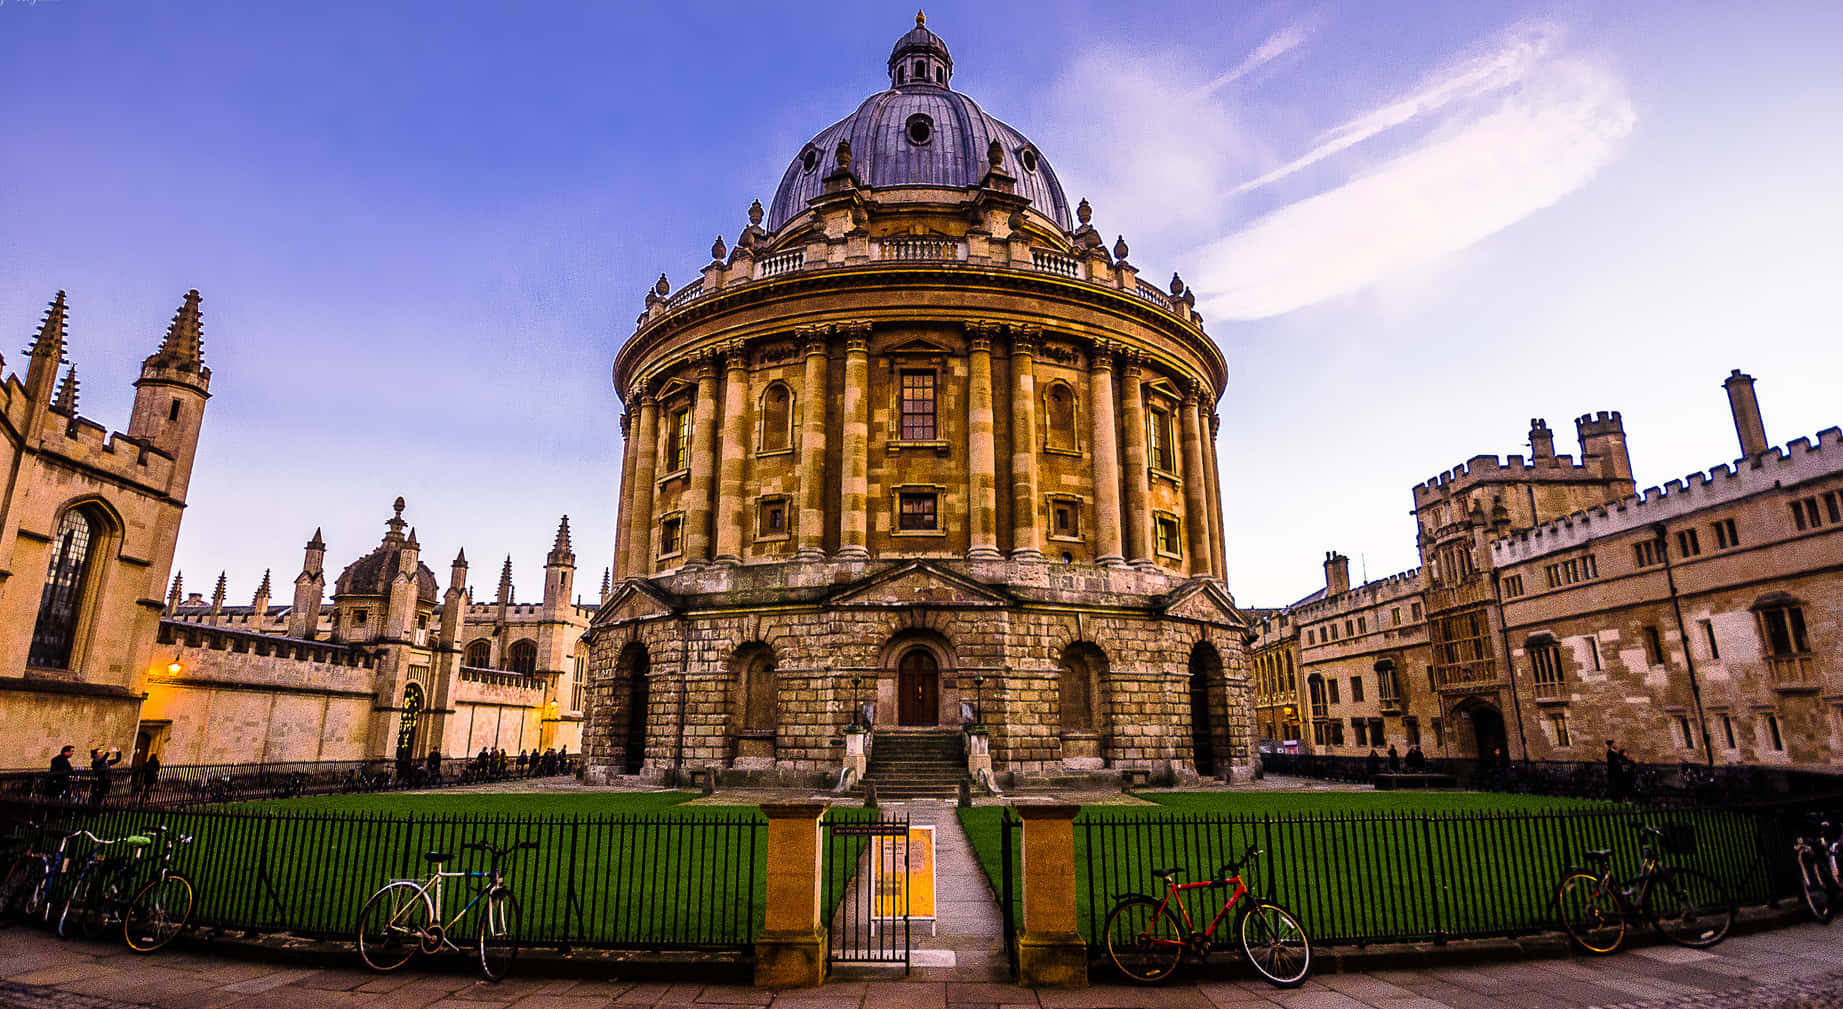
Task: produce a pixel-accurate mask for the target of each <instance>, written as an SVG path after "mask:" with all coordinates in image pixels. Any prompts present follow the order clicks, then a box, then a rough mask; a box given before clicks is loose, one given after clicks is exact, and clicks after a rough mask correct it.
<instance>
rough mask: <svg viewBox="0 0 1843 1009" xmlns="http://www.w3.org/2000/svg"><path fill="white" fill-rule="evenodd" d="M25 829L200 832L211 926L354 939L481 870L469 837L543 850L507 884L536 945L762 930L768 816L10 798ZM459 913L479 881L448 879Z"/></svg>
mask: <svg viewBox="0 0 1843 1009" xmlns="http://www.w3.org/2000/svg"><path fill="white" fill-rule="evenodd" d="M0 821H3V822H4V825H5V826H6V827H8V828H10V832H12V833H13V834H15V836H31V837H32V838H33V839H34V840H36V841H37V842H38V843H41V844H49V845H51V846H55V845H56V844H57V840H58V838H60V837H62V836H64V835H66V834H68V833H70V832H72V831H76V830H79V829H83V830H89V831H91V832H93V833H96V834H98V835H101V836H104V837H121V836H124V835H128V834H132V833H137V832H144V831H146V830H148V829H149V828H151V827H154V826H156V825H161V824H164V825H166V826H168V827H171V828H172V829H173V830H175V831H179V832H181V833H185V834H190V835H192V836H193V837H194V838H195V840H194V842H193V843H192V844H190V845H188V846H186V847H184V848H182V849H181V850H180V853H179V855H178V860H177V863H176V868H177V869H178V870H179V871H180V872H182V873H184V874H185V875H187V876H188V877H189V878H190V879H191V880H192V881H193V883H194V884H195V887H196V889H197V892H198V904H197V908H196V910H195V912H194V916H193V920H194V922H195V924H196V925H198V926H200V927H203V928H212V929H223V930H234V931H240V932H255V933H288V934H293V935H297V936H303V937H307V938H314V939H349V938H351V937H352V935H353V929H354V925H355V922H356V920H357V918H358V912H359V909H360V908H361V907H362V906H363V905H364V902H365V900H366V899H367V898H368V897H369V896H370V895H371V893H372V892H374V891H375V890H376V889H377V888H378V887H379V886H381V885H383V884H384V883H385V882H386V881H388V880H391V879H408V878H427V876H428V875H429V873H430V872H431V866H430V865H429V863H428V862H427V861H426V860H425V859H424V853H425V852H428V851H444V852H448V853H449V854H451V855H452V856H453V858H452V860H451V861H450V862H449V863H448V864H447V866H446V868H448V869H450V870H468V869H476V870H483V869H485V868H486V864H485V861H484V856H482V855H481V854H479V853H478V852H469V851H464V850H462V847H461V846H462V845H463V844H466V843H468V842H473V841H481V842H486V843H488V844H491V845H494V846H496V847H498V846H504V845H507V844H511V843H513V842H517V841H534V842H536V843H537V848H536V849H535V850H531V851H521V852H517V853H514V854H513V855H512V856H510V857H509V860H508V861H507V863H506V875H507V880H508V882H509V884H510V885H511V886H512V888H513V890H514V892H515V893H516V895H517V897H518V900H519V904H520V908H521V913H522V916H523V935H524V938H525V941H526V942H527V943H528V944H530V945H536V946H555V947H565V948H567V947H575V946H583V947H594V948H603V949H632V950H730V951H744V950H748V949H749V948H751V947H752V946H753V944H754V941H755V936H756V934H757V933H758V932H759V930H760V927H761V926H760V918H761V914H762V889H763V881H764V879H765V864H766V862H765V860H766V857H767V852H766V845H765V839H766V836H767V821H766V820H764V819H762V818H761V817H760V815H759V814H758V813H757V812H755V811H754V810H747V811H736V812H729V811H722V812H719V811H714V810H712V811H706V810H698V811H696V812H695V813H690V812H688V813H685V814H673V815H662V816H661V815H655V816H542V817H540V816H389V815H362V814H351V813H340V814H328V813H275V812H272V811H263V812H256V811H238V810H207V809H197V808H191V809H147V808H128V807H115V808H108V807H105V808H102V809H90V808H84V807H80V806H70V805H63V804H45V803H17V802H8V803H5V804H0ZM446 885H447V888H448V891H449V893H448V897H447V900H446V903H447V904H448V905H449V907H448V914H449V915H450V916H452V915H453V914H454V913H456V911H458V909H459V908H461V907H462V906H463V905H464V904H465V903H466V901H467V899H468V896H469V894H468V892H467V891H466V884H465V881H462V880H450V881H448V883H447V884H446Z"/></svg>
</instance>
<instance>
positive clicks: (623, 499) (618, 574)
mask: <svg viewBox="0 0 1843 1009" xmlns="http://www.w3.org/2000/svg"><path fill="white" fill-rule="evenodd" d="M636 420H638V418H636V417H635V416H634V412H633V411H632V410H627V411H625V412H623V413H622V414H621V493H620V496H619V504H620V512H619V514H618V515H617V516H616V518H615V520H614V565H613V571H614V577H615V578H616V579H621V578H625V577H627V534H628V531H629V530H628V528H627V527H628V526H630V525H632V524H633V511H634V503H633V492H634V456H635V454H636V453H635V452H634V445H635V444H636V443H635V440H634V426H635V421H636Z"/></svg>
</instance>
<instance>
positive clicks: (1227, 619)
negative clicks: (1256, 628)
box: [1165, 582, 1247, 627]
mask: <svg viewBox="0 0 1843 1009" xmlns="http://www.w3.org/2000/svg"><path fill="white" fill-rule="evenodd" d="M1165 615H1166V616H1168V617H1176V618H1177V619H1180V620H1195V621H1197V622H1199V623H1205V624H1227V625H1230V626H1236V627H1240V626H1245V625H1246V624H1247V621H1246V620H1244V619H1243V618H1242V615H1241V611H1239V610H1237V609H1236V608H1235V600H1234V599H1232V598H1230V596H1229V594H1228V592H1226V591H1224V589H1223V588H1222V586H1220V585H1218V584H1216V583H1215V582H1195V583H1192V584H1190V585H1186V586H1184V587H1183V588H1181V589H1178V590H1177V591H1176V592H1173V593H1172V594H1171V595H1170V596H1169V597H1168V598H1167V599H1166V600H1165Z"/></svg>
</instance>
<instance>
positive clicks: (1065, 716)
mask: <svg viewBox="0 0 1843 1009" xmlns="http://www.w3.org/2000/svg"><path fill="white" fill-rule="evenodd" d="M1106 668H1107V657H1106V656H1105V655H1104V654H1102V653H1101V651H1100V650H1099V649H1097V648H1094V647H1093V646H1091V645H1084V644H1079V643H1078V644H1073V645H1070V646H1069V647H1068V648H1066V649H1064V650H1063V653H1062V662H1061V664H1060V669H1059V670H1058V675H1057V688H1058V691H1057V692H1058V693H1059V694H1060V695H1061V696H1060V700H1061V709H1062V710H1061V716H1062V717H1061V722H1062V730H1063V731H1064V732H1095V731H1098V730H1099V729H1100V728H1101V725H1102V714H1101V689H1100V688H1101V683H1100V680H1101V676H1102V674H1103V673H1104V672H1105V671H1106Z"/></svg>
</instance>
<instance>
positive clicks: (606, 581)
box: [602, 568, 614, 603]
mask: <svg viewBox="0 0 1843 1009" xmlns="http://www.w3.org/2000/svg"><path fill="white" fill-rule="evenodd" d="M612 591H614V572H613V570H612V569H610V568H603V569H602V602H604V603H605V602H607V601H608V593H610V592H612Z"/></svg>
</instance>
